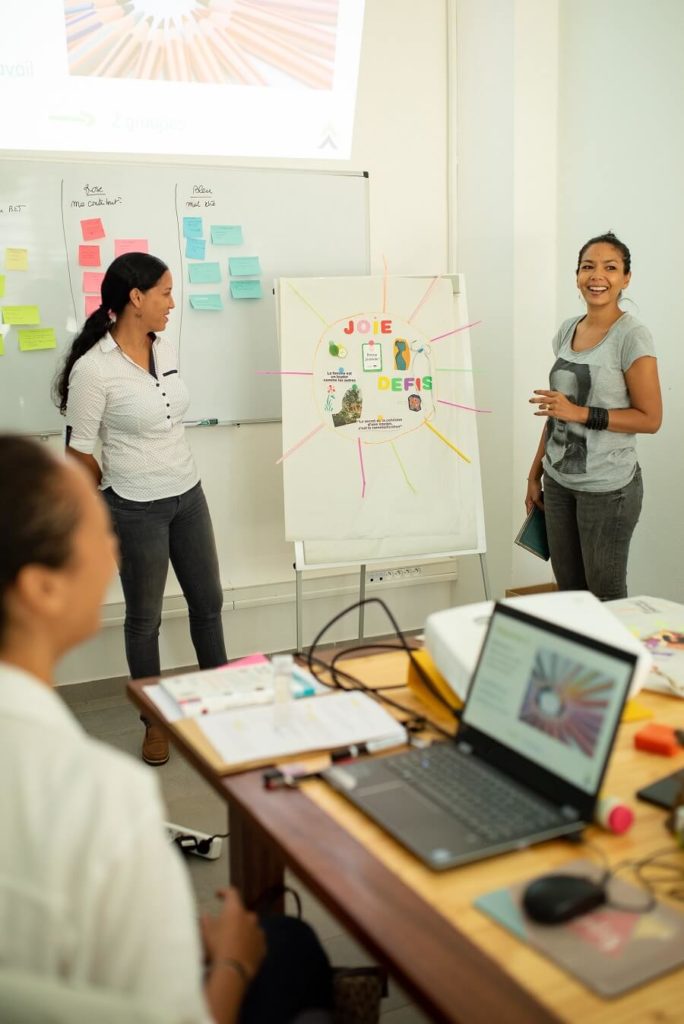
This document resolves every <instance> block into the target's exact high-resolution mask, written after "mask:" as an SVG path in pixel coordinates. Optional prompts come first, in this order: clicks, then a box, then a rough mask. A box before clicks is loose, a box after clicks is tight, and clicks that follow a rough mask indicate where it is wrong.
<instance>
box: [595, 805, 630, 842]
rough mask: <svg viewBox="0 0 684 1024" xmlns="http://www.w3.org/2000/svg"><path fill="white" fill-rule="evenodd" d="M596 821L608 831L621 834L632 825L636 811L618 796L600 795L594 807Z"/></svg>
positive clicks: (617, 834)
mask: <svg viewBox="0 0 684 1024" xmlns="http://www.w3.org/2000/svg"><path fill="white" fill-rule="evenodd" d="M594 821H595V822H596V824H597V825H600V826H601V827H602V828H605V829H606V830H607V831H608V832H612V833H613V834H614V835H616V836H619V835H622V834H623V833H624V832H628V831H629V829H630V828H631V827H632V823H633V822H634V811H633V810H632V808H631V807H627V805H626V804H623V803H622V801H620V800H618V799H617V797H614V796H600V797H599V798H598V801H597V803H596V807H595V809H594Z"/></svg>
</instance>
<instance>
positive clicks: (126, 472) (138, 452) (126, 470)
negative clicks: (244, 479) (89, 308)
mask: <svg viewBox="0 0 684 1024" xmlns="http://www.w3.org/2000/svg"><path fill="white" fill-rule="evenodd" d="M152 357H153V359H154V366H155V371H156V374H157V376H156V377H154V376H153V375H152V374H151V373H149V371H147V370H144V369H143V368H142V367H141V366H138V365H137V364H136V363H134V362H133V360H132V359H129V357H128V356H127V355H126V354H125V353H124V352H122V350H121V349H120V348H119V346H118V345H117V344H116V342H115V341H114V338H113V337H112V336H111V334H106V335H105V336H104V338H102V339H101V340H100V341H99V342H96V344H95V345H93V347H92V348H91V349H89V351H88V352H86V353H85V355H83V356H81V358H80V359H78V360H77V361H76V363H75V365H74V368H73V369H72V371H71V374H70V376H69V398H68V404H67V414H66V419H67V443H68V445H69V446H70V447H71V448H75V450H76V451H77V452H83V453H84V454H87V455H92V453H93V451H94V449H95V445H96V443H97V440H98V438H99V439H100V440H101V442H102V488H103V489H104V488H106V487H112V488H113V489H114V490H115V491H116V493H117V494H118V495H120V496H121V497H122V498H129V499H130V500H132V501H152V500H156V499H158V498H171V497H175V496H176V495H179V494H184V493H185V492H186V491H189V490H190V489H191V488H192V487H194V486H195V484H196V483H197V481H198V480H199V476H198V473H197V468H196V466H195V462H194V459H193V457H192V453H191V451H190V447H189V445H188V442H187V440H186V437H185V428H184V427H183V416H184V414H185V413H186V412H187V409H188V405H189V397H188V391H187V388H186V387H185V385H184V384H183V382H182V380H181V379H180V375H179V373H178V357H177V353H176V350H175V348H174V346H173V345H172V344H171V342H170V341H167V340H166V339H165V338H164V337H163V336H157V338H155V340H154V342H153V343H152Z"/></svg>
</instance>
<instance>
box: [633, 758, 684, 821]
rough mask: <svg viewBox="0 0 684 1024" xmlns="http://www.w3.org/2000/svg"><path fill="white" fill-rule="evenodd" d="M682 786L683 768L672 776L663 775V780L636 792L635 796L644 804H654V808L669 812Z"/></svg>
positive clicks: (683, 778) (683, 784)
mask: <svg viewBox="0 0 684 1024" xmlns="http://www.w3.org/2000/svg"><path fill="white" fill-rule="evenodd" d="M682 786H684V768H682V769H680V771H678V772H673V773H672V775H665V776H664V778H662V779H658V781H657V782H652V783H651V784H650V785H649V786H644V788H643V789H638V790H637V796H638V797H639V799H640V800H645V801H646V803H649V804H655V805H656V807H664V808H665V809H666V810H668V811H670V810H672V808H673V807H674V803H675V800H676V799H677V795H678V794H679V792H680V790H681V788H682Z"/></svg>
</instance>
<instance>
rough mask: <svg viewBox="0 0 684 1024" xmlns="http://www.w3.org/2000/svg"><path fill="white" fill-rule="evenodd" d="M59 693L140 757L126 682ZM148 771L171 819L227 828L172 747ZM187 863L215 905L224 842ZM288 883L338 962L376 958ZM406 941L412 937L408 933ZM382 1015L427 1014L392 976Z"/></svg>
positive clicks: (83, 718)
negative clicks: (217, 851)
mask: <svg viewBox="0 0 684 1024" xmlns="http://www.w3.org/2000/svg"><path fill="white" fill-rule="evenodd" d="M59 693H60V694H61V695H62V696H63V697H64V698H65V699H66V701H67V703H68V704H69V706H70V707H71V709H72V711H73V712H74V713H75V715H76V716H77V718H78V719H79V720H80V722H81V723H82V725H83V727H84V728H85V729H86V731H87V732H88V733H89V734H90V735H91V736H96V737H98V738H99V739H101V740H104V741H105V742H106V743H111V744H112V745H113V746H115V747H117V748H118V749H120V750H125V751H128V752H129V753H131V754H132V755H133V756H135V757H136V758H137V757H138V756H139V748H140V741H141V738H142V726H141V724H140V721H139V719H138V716H137V712H136V711H135V709H134V708H133V707H132V705H131V704H129V702H128V701H127V700H126V697H125V696H124V682H123V681H118V682H117V681H114V680H112V681H111V682H110V681H102V682H98V683H97V684H95V683H94V684H82V685H77V686H68V687H60V690H59ZM150 771H156V772H157V773H158V775H159V779H160V782H161V786H162V790H163V793H164V798H165V800H166V805H167V810H168V819H167V820H169V821H172V822H176V823H178V824H183V825H187V826H191V827H194V828H197V829H199V830H201V831H202V832H207V833H210V834H215V833H220V832H227V831H228V830H229V828H228V827H226V825H227V822H226V806H225V804H224V803H223V802H222V801H221V800H220V798H219V797H218V796H217V795H216V794H215V793H214V792H213V790H212V789H211V788H210V787H209V786H208V785H207V783H206V782H205V781H204V780H203V779H202V778H201V777H200V776H199V775H198V774H197V773H196V772H195V771H193V769H192V768H191V767H190V766H189V765H188V764H187V763H186V762H185V761H184V760H183V759H182V758H181V757H180V756H179V755H178V754H176V753H175V752H172V754H171V759H170V761H169V762H168V764H166V765H164V766H163V767H161V768H150ZM228 825H229V823H228ZM187 863H188V868H189V870H190V874H191V877H192V881H193V885H194V888H195V892H196V895H197V902H198V905H199V907H200V908H201V909H203V910H210V909H212V908H213V907H214V906H215V898H214V893H215V891H216V889H217V888H219V887H222V886H224V885H225V884H226V880H227V877H228V862H227V846H226V844H225V843H224V844H223V849H222V852H221V857H220V858H219V859H218V860H215V861H207V860H203V859H202V858H199V857H194V856H188V858H187ZM288 885H290V886H292V887H293V888H295V889H296V890H297V892H298V893H299V895H300V898H301V901H302V908H303V911H302V916H303V917H304V918H306V920H307V921H309V923H310V924H312V925H313V927H314V928H315V929H316V931H317V933H318V935H319V937H320V939H321V941H322V943H323V945H324V946H325V948H326V950H327V952H328V955H329V957H330V960H331V962H332V963H333V964H334V965H340V966H341V965H343V966H357V965H360V964H366V963H371V962H372V960H371V959H370V958H369V957H368V956H367V954H366V953H365V952H364V950H363V949H362V948H361V947H360V946H359V945H358V944H357V943H356V942H354V941H353V939H351V938H350V936H349V935H347V934H346V933H345V932H344V931H342V929H341V928H340V925H339V924H338V923H337V921H336V920H335V918H333V917H332V916H331V915H330V914H328V913H327V912H326V911H325V909H324V908H323V907H322V906H321V905H320V903H318V902H317V901H316V900H315V899H314V898H313V896H311V894H310V893H308V892H307V891H306V889H304V887H303V886H302V885H301V884H300V883H299V881H298V880H297V879H296V878H294V877H290V878H288ZM288 899H291V897H288ZM288 909H293V908H288ZM407 942H410V935H409V934H407ZM381 1019H382V1022H383V1024H425V1022H426V1021H428V1019H429V1018H427V1017H426V1016H425V1015H424V1014H423V1013H421V1012H419V1011H418V1010H417V1009H416V1008H415V1007H414V1006H412V1005H411V1004H410V1003H409V1001H408V998H407V996H406V995H405V993H404V992H402V990H401V989H400V988H399V987H398V986H397V985H395V984H393V983H392V982H391V981H390V991H389V995H388V997H387V998H386V999H385V1000H383V1012H382V1018H381Z"/></svg>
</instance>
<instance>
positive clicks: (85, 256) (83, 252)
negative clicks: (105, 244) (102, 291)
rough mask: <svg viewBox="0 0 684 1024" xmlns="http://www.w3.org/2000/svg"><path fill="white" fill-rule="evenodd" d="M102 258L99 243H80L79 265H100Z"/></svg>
mask: <svg viewBox="0 0 684 1024" xmlns="http://www.w3.org/2000/svg"><path fill="white" fill-rule="evenodd" d="M101 262H102V261H101V260H100V246H99V245H79V247H78V265H79V267H99V266H100V264H101Z"/></svg>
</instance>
